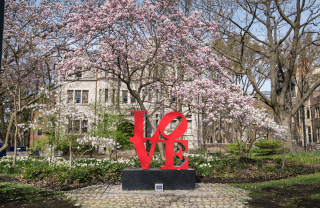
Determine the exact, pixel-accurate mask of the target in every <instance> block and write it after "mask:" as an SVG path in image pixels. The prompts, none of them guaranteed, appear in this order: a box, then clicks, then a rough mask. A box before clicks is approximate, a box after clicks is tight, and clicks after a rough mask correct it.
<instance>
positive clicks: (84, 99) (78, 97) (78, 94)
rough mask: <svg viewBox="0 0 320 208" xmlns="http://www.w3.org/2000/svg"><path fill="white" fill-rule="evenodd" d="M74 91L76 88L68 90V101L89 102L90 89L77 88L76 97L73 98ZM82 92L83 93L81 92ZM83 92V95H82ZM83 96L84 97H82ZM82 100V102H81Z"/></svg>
mask: <svg viewBox="0 0 320 208" xmlns="http://www.w3.org/2000/svg"><path fill="white" fill-rule="evenodd" d="M73 91H74V90H68V92H67V94H68V103H73V102H74V103H88V101H89V100H88V97H89V90H82V91H81V90H76V91H75V97H74V100H73ZM81 92H82V93H81ZM81 94H82V97H81ZM81 98H82V99H81ZM81 100H82V102H81Z"/></svg>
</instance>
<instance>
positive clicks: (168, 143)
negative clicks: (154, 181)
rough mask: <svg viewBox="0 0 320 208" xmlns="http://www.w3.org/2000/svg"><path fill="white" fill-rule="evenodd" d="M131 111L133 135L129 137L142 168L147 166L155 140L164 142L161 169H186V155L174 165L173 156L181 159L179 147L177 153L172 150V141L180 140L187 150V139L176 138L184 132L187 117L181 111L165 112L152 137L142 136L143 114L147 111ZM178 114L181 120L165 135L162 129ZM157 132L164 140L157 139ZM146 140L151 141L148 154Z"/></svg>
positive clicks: (186, 125)
mask: <svg viewBox="0 0 320 208" xmlns="http://www.w3.org/2000/svg"><path fill="white" fill-rule="evenodd" d="M131 113H133V114H134V122H135V125H134V135H133V137H131V138H130V142H132V143H133V144H134V146H135V148H136V151H137V154H138V157H139V160H140V164H141V167H142V169H144V170H147V169H148V168H149V165H150V162H151V159H152V155H153V152H154V149H155V147H156V144H157V142H165V154H166V156H165V165H164V166H163V167H161V169H162V170H164V169H166V170H175V169H188V157H186V159H185V161H184V162H183V163H182V164H181V165H179V166H174V156H178V157H179V159H180V160H183V157H182V150H181V149H180V150H179V151H178V152H177V153H175V152H174V143H176V142H180V143H181V144H182V145H184V147H185V148H186V151H188V140H178V139H179V138H180V137H181V136H182V135H183V134H184V132H185V131H186V130H187V127H188V122H187V119H186V118H185V117H184V116H183V115H182V114H181V113H179V112H171V113H168V114H166V115H165V116H164V117H163V118H162V119H161V121H160V123H159V125H158V126H157V129H156V131H155V132H154V134H153V136H152V137H144V136H143V135H144V134H143V133H144V130H143V124H144V114H145V113H147V111H131ZM178 116H181V117H182V122H181V123H180V125H179V126H178V127H177V128H176V129H175V130H174V131H173V132H172V133H171V134H169V135H166V134H165V133H164V129H165V128H166V126H167V125H168V124H169V123H170V122H171V121H173V120H174V119H175V118H176V117H178ZM159 132H160V133H161V135H162V136H163V137H164V138H165V139H166V140H160V139H159ZM147 140H150V142H152V146H151V150H150V153H149V155H148V153H147V150H146V148H145V146H144V143H145V142H146V141H147Z"/></svg>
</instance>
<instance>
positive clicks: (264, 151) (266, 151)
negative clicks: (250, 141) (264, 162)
mask: <svg viewBox="0 0 320 208" xmlns="http://www.w3.org/2000/svg"><path fill="white" fill-rule="evenodd" d="M254 145H255V146H257V147H259V149H256V152H257V153H258V154H259V155H273V154H278V153H281V150H283V142H281V141H279V140H269V139H268V138H265V139H262V140H259V141H256V142H255V143H254Z"/></svg>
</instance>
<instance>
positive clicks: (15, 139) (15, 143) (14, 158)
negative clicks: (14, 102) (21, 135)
mask: <svg viewBox="0 0 320 208" xmlns="http://www.w3.org/2000/svg"><path fill="white" fill-rule="evenodd" d="M17 133H18V127H17V126H16V132H15V134H14V154H13V162H12V166H13V167H15V166H16V160H17Z"/></svg>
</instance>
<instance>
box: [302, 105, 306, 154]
mask: <svg viewBox="0 0 320 208" xmlns="http://www.w3.org/2000/svg"><path fill="white" fill-rule="evenodd" d="M302 123H303V141H304V152H307V144H306V124H305V121H304V103H303V104H302Z"/></svg>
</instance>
